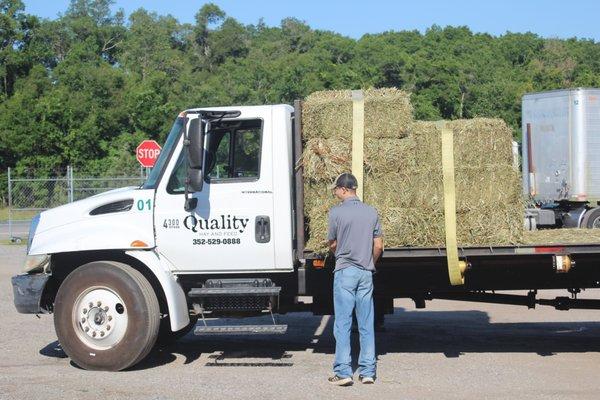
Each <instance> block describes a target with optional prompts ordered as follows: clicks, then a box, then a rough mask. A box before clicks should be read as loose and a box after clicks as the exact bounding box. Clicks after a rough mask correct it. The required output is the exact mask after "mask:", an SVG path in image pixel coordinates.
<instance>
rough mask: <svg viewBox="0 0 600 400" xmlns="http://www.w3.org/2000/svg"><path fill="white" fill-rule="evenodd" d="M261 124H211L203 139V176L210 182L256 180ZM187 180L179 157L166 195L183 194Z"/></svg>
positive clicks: (257, 176)
mask: <svg viewBox="0 0 600 400" xmlns="http://www.w3.org/2000/svg"><path fill="white" fill-rule="evenodd" d="M261 143H262V121H261V120H259V119H254V120H243V121H240V120H232V121H222V122H220V123H218V124H217V123H213V127H212V130H211V132H209V134H208V136H207V139H206V149H205V153H204V168H205V172H204V176H205V179H206V180H207V181H209V182H213V183H220V182H230V181H236V180H255V179H258V178H259V177H260V149H261ZM185 177H186V163H185V154H184V153H182V154H181V156H180V157H179V159H178V160H177V164H176V166H175V169H174V170H173V174H172V175H171V177H170V179H169V183H168V185H167V191H168V192H169V193H183V191H184V183H185Z"/></svg>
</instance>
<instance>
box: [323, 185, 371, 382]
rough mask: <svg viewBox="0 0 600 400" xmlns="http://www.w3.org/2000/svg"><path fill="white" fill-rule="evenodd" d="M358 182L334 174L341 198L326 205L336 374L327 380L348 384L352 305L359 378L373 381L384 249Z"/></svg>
mask: <svg viewBox="0 0 600 400" xmlns="http://www.w3.org/2000/svg"><path fill="white" fill-rule="evenodd" d="M357 187H358V182H357V181H356V178H355V177H354V175H352V174H348V173H344V174H341V175H340V176H338V177H337V179H336V180H335V183H334V185H333V188H332V190H333V194H334V195H335V196H336V197H337V198H338V199H339V200H341V204H338V205H337V206H334V207H332V208H331V210H330V211H329V232H328V235H327V236H328V237H327V240H329V248H330V249H331V251H332V252H333V253H334V254H335V271H334V279H333V304H334V310H335V323H334V327H333V334H334V336H335V361H334V363H333V372H334V375H333V376H332V377H330V378H329V382H330V383H332V384H334V385H338V386H349V385H352V383H353V380H352V375H353V373H352V366H351V362H352V358H351V355H350V328H351V325H352V312H353V311H354V310H355V311H356V320H357V322H358V332H359V334H360V356H359V359H358V365H359V381H360V382H362V383H374V382H375V369H376V360H375V332H374V321H373V318H374V310H373V276H372V275H373V272H375V263H376V262H377V260H378V259H379V256H380V255H381V253H382V252H383V239H382V232H381V225H380V223H379V217H378V216H377V211H376V210H375V209H374V208H373V207H370V206H368V205H366V204H364V203H363V202H361V201H360V200H359V198H358V197H357V196H356V189H357Z"/></svg>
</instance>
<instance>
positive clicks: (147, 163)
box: [135, 140, 161, 168]
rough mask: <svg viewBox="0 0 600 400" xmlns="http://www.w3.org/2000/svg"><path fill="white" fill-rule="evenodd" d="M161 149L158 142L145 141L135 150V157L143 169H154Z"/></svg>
mask: <svg viewBox="0 0 600 400" xmlns="http://www.w3.org/2000/svg"><path fill="white" fill-rule="evenodd" d="M160 150H161V147H160V145H159V144H158V143H156V140H144V141H143V142H142V143H140V144H139V146H138V147H137V149H135V157H136V158H137V160H138V161H139V162H140V164H142V166H143V167H146V168H151V167H154V163H155V162H156V160H157V159H158V155H159V154H160Z"/></svg>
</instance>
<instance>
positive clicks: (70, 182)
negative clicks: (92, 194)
mask: <svg viewBox="0 0 600 400" xmlns="http://www.w3.org/2000/svg"><path fill="white" fill-rule="evenodd" d="M67 188H68V190H69V203H72V202H73V201H74V199H73V192H74V191H73V167H71V166H70V165H67Z"/></svg>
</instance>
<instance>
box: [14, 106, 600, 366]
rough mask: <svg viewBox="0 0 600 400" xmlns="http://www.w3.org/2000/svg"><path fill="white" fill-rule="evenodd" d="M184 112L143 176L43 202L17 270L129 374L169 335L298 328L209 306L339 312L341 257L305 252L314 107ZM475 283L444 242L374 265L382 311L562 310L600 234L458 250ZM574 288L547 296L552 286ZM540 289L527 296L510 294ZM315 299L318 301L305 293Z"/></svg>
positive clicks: (595, 258)
mask: <svg viewBox="0 0 600 400" xmlns="http://www.w3.org/2000/svg"><path fill="white" fill-rule="evenodd" d="M301 106H302V103H301V102H299V101H297V102H295V104H294V107H291V106H289V105H271V106H247V107H246V106H245V107H220V108H202V109H190V110H187V111H185V112H182V113H181V114H180V115H179V116H178V118H177V119H176V121H175V123H174V125H173V128H172V130H171V132H170V133H169V135H168V137H167V139H166V143H165V144H164V147H163V150H162V153H161V155H160V157H159V159H158V161H157V163H156V165H155V167H154V168H153V169H152V171H151V173H150V175H149V177H148V179H147V181H146V182H145V183H144V184H143V185H142V186H141V187H129V188H122V189H117V190H112V191H109V192H106V193H102V194H99V195H96V196H93V197H90V198H87V199H84V200H80V201H77V202H74V203H70V204H66V205H63V206H60V207H57V208H54V209H50V210H47V211H44V212H42V213H41V214H39V215H38V216H36V217H35V218H34V219H33V221H32V225H31V230H30V236H29V242H28V246H27V259H26V263H25V268H24V269H25V271H24V273H23V274H21V275H17V276H15V277H13V279H12V284H13V292H14V303H15V306H16V308H17V310H18V311H19V312H21V313H31V314H41V313H54V322H55V328H56V334H57V336H58V340H59V342H60V343H61V345H62V347H63V349H64V351H65V352H66V354H67V355H68V356H69V357H71V359H72V360H73V361H74V362H75V363H76V364H77V365H79V366H81V367H83V368H85V369H92V370H112V371H117V370H122V369H125V368H128V367H130V366H132V365H134V364H136V363H137V362H139V361H140V360H141V359H143V358H144V357H145V356H146V355H147V354H148V352H149V351H150V350H151V349H152V347H153V346H154V345H155V344H156V342H157V340H159V341H163V340H171V339H174V338H176V337H178V336H181V335H183V334H185V333H187V332H189V331H190V330H191V329H194V328H195V332H196V333H197V334H202V335H208V334H232V333H233V334H256V333H268V334H275V333H284V332H285V330H286V326H285V325H278V324H276V323H275V319H273V324H272V325H235V326H217V325H212V323H213V320H212V319H211V321H210V322H211V324H204V323H198V324H196V322H197V320H198V319H199V318H204V317H205V316H211V317H221V316H231V315H234V316H239V317H243V316H253V315H262V314H264V313H265V312H267V313H273V314H278V313H287V312H294V311H312V312H313V313H315V314H331V313H332V312H333V302H332V280H333V274H332V273H331V271H332V267H333V265H332V264H333V260H332V258H331V257H329V258H324V257H323V255H322V254H315V253H313V252H310V251H307V250H305V248H304V244H305V235H306V232H305V223H304V213H303V204H304V203H303V202H304V194H303V177H302V168H297V167H296V166H297V165H298V160H299V157H300V154H301V151H302V140H301V126H302V125H301V121H300V115H301V112H300V108H301ZM458 257H459V258H460V260H461V263H460V265H461V273H462V275H463V277H464V283H463V284H462V285H458V286H453V285H451V284H450V280H449V271H448V268H449V267H448V266H449V263H448V262H447V258H446V249H445V248H409V247H406V248H388V249H386V250H385V252H384V254H383V257H382V258H381V260H380V261H379V263H378V265H377V270H378V272H377V274H375V301H376V310H377V311H376V312H377V313H378V314H385V313H391V312H393V299H394V298H401V297H404V298H412V299H413V300H414V302H415V305H416V306H417V307H418V308H423V307H425V300H431V299H435V298H443V299H454V300H465V301H480V302H495V303H507V304H516V305H524V306H528V307H530V308H533V307H535V306H536V304H544V305H552V306H554V307H556V308H558V309H569V308H600V300H582V299H577V298H576V294H577V293H578V291H579V290H582V289H585V288H598V287H600V245H598V244H580V245H564V246H563V245H558V246H557V245H552V246H548V245H543V244H541V245H538V246H498V247H494V246H490V247H477V248H475V247H470V248H458ZM556 288H563V289H567V290H568V291H569V292H570V293H571V296H570V297H569V296H565V297H559V298H555V299H538V298H537V293H538V290H540V289H556ZM517 289H519V290H526V291H528V294H527V295H523V296H519V295H507V294H497V293H495V292H494V291H496V290H517ZM307 298H311V300H312V301H303V300H304V299H307Z"/></svg>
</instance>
